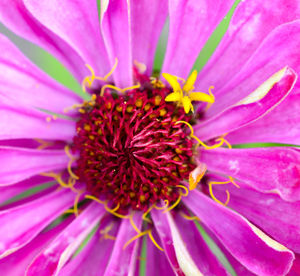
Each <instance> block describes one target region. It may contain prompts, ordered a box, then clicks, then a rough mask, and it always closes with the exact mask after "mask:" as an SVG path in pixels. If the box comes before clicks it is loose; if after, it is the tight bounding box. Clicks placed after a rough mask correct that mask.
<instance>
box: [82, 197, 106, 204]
mask: <svg viewBox="0 0 300 276" xmlns="http://www.w3.org/2000/svg"><path fill="white" fill-rule="evenodd" d="M84 197H85V198H87V199H91V200H94V201H96V202H98V203H100V204H105V202H104V201H102V200H100V199H98V198H97V197H94V196H92V195H85V196H84Z"/></svg>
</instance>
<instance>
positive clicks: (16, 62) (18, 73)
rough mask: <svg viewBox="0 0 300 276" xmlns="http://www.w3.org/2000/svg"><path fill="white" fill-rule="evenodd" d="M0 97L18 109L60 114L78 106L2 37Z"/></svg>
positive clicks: (73, 96)
mask: <svg viewBox="0 0 300 276" xmlns="http://www.w3.org/2000/svg"><path fill="white" fill-rule="evenodd" d="M0 52H1V57H0V71H1V79H0V93H1V94H2V95H3V96H6V97H8V98H10V99H12V101H16V102H18V103H19V104H22V105H29V106H32V107H36V108H43V109H46V110H50V111H52V112H56V113H63V110H64V108H66V107H69V106H72V105H73V104H76V103H81V102H82V99H81V98H80V97H79V96H77V95H76V94H75V93H73V92H72V91H70V90H68V89H67V88H65V87H63V86H62V85H60V84H59V83H57V82H56V81H55V80H53V79H51V78H50V77H48V76H47V75H46V74H45V73H44V72H43V71H41V70H40V69H39V68H38V67H37V66H35V65H34V64H33V63H31V62H30V61H29V60H28V59H27V58H26V57H25V56H24V55H23V54H22V53H21V52H20V50H19V49H18V48H17V47H16V46H14V45H13V43H11V42H10V41H9V40H8V39H7V38H6V37H5V36H3V35H0Z"/></svg>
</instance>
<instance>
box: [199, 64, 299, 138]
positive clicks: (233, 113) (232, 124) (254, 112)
mask: <svg viewBox="0 0 300 276" xmlns="http://www.w3.org/2000/svg"><path fill="white" fill-rule="evenodd" d="M296 79H297V76H296V74H295V72H294V71H292V70H291V69H289V68H286V69H285V71H283V75H282V77H281V79H280V80H279V82H277V83H276V84H275V85H274V86H273V87H272V88H271V90H270V91H268V92H267V94H266V95H265V96H264V97H263V98H262V99H259V100H257V101H252V99H250V101H249V100H246V102H242V103H238V104H236V105H234V106H231V107H229V108H228V109H226V110H225V111H223V112H222V113H220V114H218V115H217V116H215V117H213V118H211V119H210V120H208V121H205V122H204V123H202V124H201V123H200V124H197V126H196V127H195V128H194V129H195V134H196V135H197V136H198V137H199V138H200V139H202V140H208V139H210V138H214V137H218V136H221V135H223V134H225V133H228V132H231V131H233V130H236V129H238V128H240V127H243V126H245V125H247V124H249V123H251V122H253V121H256V120H258V119H259V118H261V117H262V116H264V115H265V114H266V113H267V112H270V111H271V110H272V109H273V108H274V107H276V106H277V105H278V104H279V103H280V102H281V101H283V100H284V98H285V97H286V96H287V95H288V94H289V93H290V91H291V89H292V88H293V86H294V84H295V82H296ZM254 94H255V92H254ZM252 95H253V94H252ZM252 95H250V96H252ZM212 108H213V107H212Z"/></svg>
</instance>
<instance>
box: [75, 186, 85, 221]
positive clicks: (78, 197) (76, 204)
mask: <svg viewBox="0 0 300 276" xmlns="http://www.w3.org/2000/svg"><path fill="white" fill-rule="evenodd" d="M82 194H83V191H80V192H78V193H77V195H76V197H75V201H74V207H73V209H74V214H75V215H76V217H77V216H78V214H79V213H78V203H79V199H80V197H81V195H82Z"/></svg>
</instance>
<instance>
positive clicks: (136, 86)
mask: <svg viewBox="0 0 300 276" xmlns="http://www.w3.org/2000/svg"><path fill="white" fill-rule="evenodd" d="M140 87H141V85H140V84H137V85H133V86H130V87H126V88H119V87H117V86H115V85H112V84H105V85H103V86H102V88H101V91H100V96H101V97H103V95H104V92H105V89H107V88H110V89H113V90H116V91H119V92H121V93H125V92H126V91H128V90H133V89H139V88H140Z"/></svg>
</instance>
